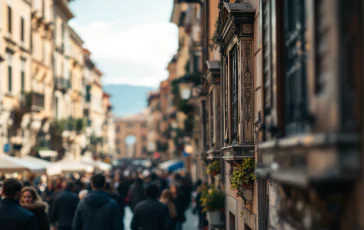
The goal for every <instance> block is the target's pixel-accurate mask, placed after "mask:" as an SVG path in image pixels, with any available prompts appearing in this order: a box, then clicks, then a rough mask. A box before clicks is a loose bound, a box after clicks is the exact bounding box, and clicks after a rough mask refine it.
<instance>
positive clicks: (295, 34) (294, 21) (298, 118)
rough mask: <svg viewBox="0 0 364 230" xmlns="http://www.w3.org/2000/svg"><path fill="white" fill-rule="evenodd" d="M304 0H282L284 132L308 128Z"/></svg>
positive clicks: (288, 133) (302, 131)
mask: <svg viewBox="0 0 364 230" xmlns="http://www.w3.org/2000/svg"><path fill="white" fill-rule="evenodd" d="M305 2H306V0H285V2H284V3H285V7H284V8H285V12H284V45H285V88H286V96H285V129H286V134H287V135H290V134H297V133H304V132H307V131H308V123H307V118H308V116H307V115H308V114H307V86H306V51H305V47H306V44H305V31H306V22H305Z"/></svg>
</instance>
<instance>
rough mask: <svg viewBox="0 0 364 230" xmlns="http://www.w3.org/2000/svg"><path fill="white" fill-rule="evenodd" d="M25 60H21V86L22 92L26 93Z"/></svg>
mask: <svg viewBox="0 0 364 230" xmlns="http://www.w3.org/2000/svg"><path fill="white" fill-rule="evenodd" d="M25 64H26V62H25V60H24V59H22V60H21V70H20V84H21V89H20V90H21V92H24V91H25Z"/></svg>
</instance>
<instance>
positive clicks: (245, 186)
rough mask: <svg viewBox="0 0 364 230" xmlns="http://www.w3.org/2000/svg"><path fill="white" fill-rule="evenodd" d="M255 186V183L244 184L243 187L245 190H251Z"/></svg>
mask: <svg viewBox="0 0 364 230" xmlns="http://www.w3.org/2000/svg"><path fill="white" fill-rule="evenodd" d="M253 186H254V184H253V183H244V182H243V185H242V187H243V188H245V189H251V188H253Z"/></svg>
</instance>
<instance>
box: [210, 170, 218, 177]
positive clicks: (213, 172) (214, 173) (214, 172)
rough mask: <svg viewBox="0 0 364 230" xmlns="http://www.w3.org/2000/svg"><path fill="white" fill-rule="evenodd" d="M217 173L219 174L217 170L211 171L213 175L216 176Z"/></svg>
mask: <svg viewBox="0 0 364 230" xmlns="http://www.w3.org/2000/svg"><path fill="white" fill-rule="evenodd" d="M217 174H219V173H218V172H216V171H212V172H211V176H216V175H217Z"/></svg>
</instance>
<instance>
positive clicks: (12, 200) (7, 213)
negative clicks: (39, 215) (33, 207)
mask: <svg viewBox="0 0 364 230" xmlns="http://www.w3.org/2000/svg"><path fill="white" fill-rule="evenodd" d="M21 189H22V184H21V183H20V181H18V180H16V179H8V180H6V181H5V182H4V184H3V191H2V195H3V196H4V197H5V198H4V199H3V200H1V202H0V229H1V230H15V229H21V230H38V228H37V223H36V219H35V216H34V214H33V213H32V212H30V211H28V210H26V209H24V208H22V207H21V206H20V205H19V202H18V199H19V197H20V192H21Z"/></svg>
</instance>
